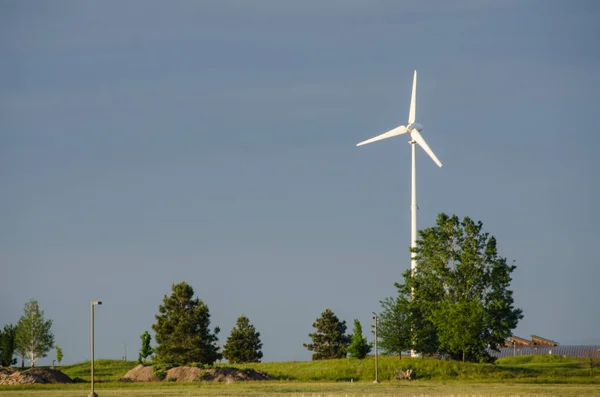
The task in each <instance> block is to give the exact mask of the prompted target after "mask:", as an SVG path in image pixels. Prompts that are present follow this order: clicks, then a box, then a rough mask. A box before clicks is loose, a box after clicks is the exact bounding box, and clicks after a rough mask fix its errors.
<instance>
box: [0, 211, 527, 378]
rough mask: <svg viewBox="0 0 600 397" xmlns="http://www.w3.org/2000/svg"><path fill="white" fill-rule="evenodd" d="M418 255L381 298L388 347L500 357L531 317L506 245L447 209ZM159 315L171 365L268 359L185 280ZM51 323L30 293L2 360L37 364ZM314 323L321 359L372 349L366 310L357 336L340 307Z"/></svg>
mask: <svg viewBox="0 0 600 397" xmlns="http://www.w3.org/2000/svg"><path fill="white" fill-rule="evenodd" d="M413 254H414V255H415V257H416V261H417V268H416V269H415V270H414V271H411V270H407V271H405V272H404V273H403V275H402V278H403V280H402V282H397V283H395V286H396V289H397V296H394V297H388V298H385V299H383V300H382V301H380V304H381V310H380V312H379V313H373V314H375V315H377V316H378V317H379V327H378V337H379V346H381V348H382V350H383V352H384V353H385V354H397V355H398V356H399V357H401V355H402V352H406V351H408V350H415V351H417V352H419V353H421V354H424V355H434V354H439V355H445V356H447V357H450V358H453V359H461V360H463V361H465V360H469V361H480V362H483V361H490V360H491V357H490V355H489V353H488V349H493V350H498V348H499V347H500V346H502V345H503V344H504V341H505V340H506V339H507V338H508V337H509V336H510V335H511V334H512V330H513V329H514V328H516V326H517V324H518V322H519V320H520V319H522V318H523V312H522V310H521V309H518V308H515V307H514V299H513V296H512V294H513V292H512V290H510V288H509V287H510V282H511V281H512V278H511V274H512V272H513V271H514V270H515V269H516V266H515V265H514V264H508V263H507V260H506V258H504V257H501V256H500V255H499V254H498V250H497V241H496V239H495V238H494V237H493V236H491V235H490V234H489V233H487V232H483V225H482V223H481V222H474V221H473V220H471V219H470V218H468V217H465V218H463V219H462V220H461V219H459V218H458V217H457V216H456V215H453V216H448V215H446V214H443V213H442V214H439V215H438V218H437V221H436V225H435V226H433V227H430V228H427V229H424V230H421V231H419V239H418V240H417V246H416V248H415V249H414V250H413ZM155 320H156V321H155V323H154V324H153V325H152V330H153V331H154V333H155V339H156V346H155V347H152V346H151V339H152V338H151V335H150V333H149V332H148V331H144V333H143V334H142V335H141V340H142V347H141V349H140V354H139V358H138V361H139V362H140V363H144V362H145V361H146V360H147V359H148V357H151V358H152V361H153V363H154V362H156V363H162V364H167V365H171V366H179V365H186V364H190V363H198V364H206V365H211V364H213V363H214V362H215V361H217V360H221V359H222V358H225V359H227V360H228V361H229V362H230V363H246V362H259V361H260V360H261V359H262V357H263V353H262V346H263V344H262V341H261V339H260V333H259V332H257V331H256V329H255V327H254V325H252V324H251V323H250V320H249V319H248V318H247V317H246V316H244V315H242V316H240V317H239V318H238V319H237V322H236V325H235V327H234V328H233V329H232V330H231V333H230V335H229V337H228V338H227V341H226V343H225V344H224V345H223V350H222V351H221V349H220V347H219V346H218V344H217V342H218V334H219V332H220V329H219V327H215V328H214V329H211V328H210V311H209V308H208V306H207V305H206V304H205V303H204V302H203V301H202V300H200V299H199V298H195V297H194V290H193V288H192V287H191V286H190V285H189V284H187V283H185V282H181V283H178V284H173V285H172V292H171V295H170V296H167V295H165V296H164V298H163V300H162V304H160V305H159V308H158V314H157V315H156V316H155ZM51 325H52V321H51V320H48V321H45V320H44V319H43V312H42V311H41V310H40V309H39V306H38V304H37V302H36V301H34V300H32V301H30V302H28V303H27V304H26V306H25V314H24V315H23V317H22V318H21V319H20V320H19V323H18V324H17V325H16V326H12V325H8V326H5V327H4V330H3V331H2V332H1V334H0V349H1V353H2V354H1V357H2V365H11V364H14V359H13V358H12V352H13V351H17V352H18V353H19V354H20V355H21V357H26V358H27V359H28V360H29V361H30V362H31V364H32V365H34V363H35V361H36V360H37V359H39V358H40V357H45V355H46V353H47V352H48V351H49V350H50V348H51V347H52V346H53V343H54V336H53V335H52V333H51V332H50V327H51ZM312 325H313V327H314V328H315V329H316V331H315V332H314V333H310V334H309V335H308V336H309V338H310V339H311V342H310V343H304V347H305V348H306V349H308V350H309V351H311V352H313V355H312V359H313V360H322V359H333V358H343V357H347V356H350V357H354V358H358V359H362V358H364V357H366V356H367V355H368V354H369V352H370V351H371V348H372V345H371V343H368V342H367V338H365V337H364V336H363V335H362V326H361V324H360V322H359V321H358V320H356V319H355V320H354V329H353V333H352V335H347V334H346V330H347V327H346V322H345V321H341V320H340V319H339V318H338V317H337V316H336V315H335V314H334V313H333V312H332V311H331V310H330V309H326V310H325V311H324V312H323V313H321V316H320V317H319V318H317V320H316V321H315V322H314V323H313V324H312ZM34 341H35V342H34ZM11 349H12V350H11ZM58 350H59V348H58V347H57V353H58ZM60 355H61V356H62V351H60ZM59 362H60V360H59Z"/></svg>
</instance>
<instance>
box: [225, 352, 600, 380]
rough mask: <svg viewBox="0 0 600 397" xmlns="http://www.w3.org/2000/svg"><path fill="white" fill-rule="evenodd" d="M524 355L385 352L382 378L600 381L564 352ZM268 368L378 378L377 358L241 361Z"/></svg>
mask: <svg viewBox="0 0 600 397" xmlns="http://www.w3.org/2000/svg"><path fill="white" fill-rule="evenodd" d="M550 357H553V358H546V356H529V358H527V356H522V357H510V358H505V359H501V360H498V361H497V362H496V364H474V363H462V362H459V361H451V360H438V359H428V358H411V357H403V358H402V359H401V360H399V359H398V358H397V357H395V356H381V357H380V358H379V379H380V380H392V379H394V369H403V370H406V369H409V368H410V369H413V370H415V372H416V374H417V377H418V378H419V379H421V380H436V381H443V380H470V381H479V382H501V381H505V380H512V381H520V382H538V383H551V382H554V383H569V382H570V383H600V377H599V376H600V370H598V371H597V373H598V374H597V375H596V376H594V377H593V378H590V376H589V367H588V366H587V364H586V363H585V361H584V360H578V359H572V358H563V357H560V356H550ZM237 367H238V368H252V369H257V370H261V371H264V372H267V373H268V374H270V375H272V376H274V377H275V378H276V379H279V380H294V381H334V382H339V381H350V380H354V381H368V380H373V379H374V378H375V359H374V358H373V357H368V358H366V359H364V360H353V359H341V360H323V361H306V362H280V363H254V364H244V365H237Z"/></svg>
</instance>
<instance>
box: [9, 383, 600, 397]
mask: <svg viewBox="0 0 600 397" xmlns="http://www.w3.org/2000/svg"><path fill="white" fill-rule="evenodd" d="M599 389H600V388H598V386H597V385H576V384H559V385H556V384H544V385H540V384H531V383H529V384H519V383H477V382H468V381H467V382H459V381H449V382H434V381H414V382H410V383H409V382H405V383H398V382H390V381H386V382H382V383H381V384H373V383H371V382H353V383H350V382H290V381H279V382H240V383H234V384H223V383H220V384H215V383H186V384H178V383H174V382H165V383H144V384H123V385H116V384H114V383H112V384H111V383H105V384H101V385H99V387H97V388H96V393H97V394H98V395H99V396H100V397H109V396H110V397H117V396H124V397H141V396H145V397H151V396H152V397H154V396H156V397H167V396H169V397H170V396H198V397H200V396H271V397H274V396H286V397H291V396H312V397H315V396H592V397H600V390H599ZM88 392H89V385H87V384H76V385H69V386H66V387H65V386H61V387H57V385H39V386H35V387H21V388H19V389H16V388H10V389H5V390H3V389H0V394H1V395H2V396H3V397H4V396H6V397H42V396H44V397H71V396H73V397H75V396H86V395H87V393H88Z"/></svg>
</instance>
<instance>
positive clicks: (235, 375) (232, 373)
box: [123, 365, 273, 383]
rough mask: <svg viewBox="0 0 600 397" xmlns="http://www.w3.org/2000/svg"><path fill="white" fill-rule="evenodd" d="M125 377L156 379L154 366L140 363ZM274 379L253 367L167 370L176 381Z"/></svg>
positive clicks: (170, 379)
mask: <svg viewBox="0 0 600 397" xmlns="http://www.w3.org/2000/svg"><path fill="white" fill-rule="evenodd" d="M123 378H124V379H128V380H132V381H135V382H147V381H156V380H157V379H156V378H154V376H153V375H152V367H144V366H143V365H138V366H137V367H135V368H134V369H132V370H131V371H129V372H127V373H126V374H125V376H123ZM271 379H273V378H272V377H271V376H269V375H268V374H267V373H265V372H262V371H256V370H253V369H245V370H238V369H235V368H208V369H202V368H197V367H185V366H184V367H176V368H171V369H170V370H168V371H167V376H166V378H165V380H166V381H176V382H198V381H205V382H210V381H212V382H225V383H233V382H236V381H247V380H271Z"/></svg>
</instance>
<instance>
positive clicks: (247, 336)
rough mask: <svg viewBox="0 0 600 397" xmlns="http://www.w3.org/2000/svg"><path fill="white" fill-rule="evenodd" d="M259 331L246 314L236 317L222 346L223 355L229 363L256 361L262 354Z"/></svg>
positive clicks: (258, 360)
mask: <svg viewBox="0 0 600 397" xmlns="http://www.w3.org/2000/svg"><path fill="white" fill-rule="evenodd" d="M261 349H262V342H261V341H260V333H259V332H257V331H256V329H255V328H254V325H252V324H250V320H248V317H246V316H240V317H238V319H237V321H236V325H235V327H233V329H232V330H231V334H229V337H228V338H227V342H226V343H225V346H223V357H225V358H226V359H227V360H228V361H229V362H230V363H232V364H235V363H257V362H260V359H261V358H262V356H263V353H262V351H261Z"/></svg>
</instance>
